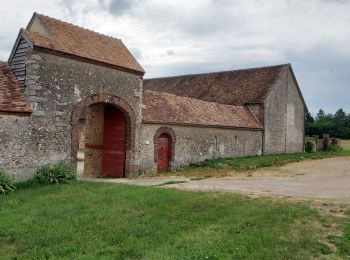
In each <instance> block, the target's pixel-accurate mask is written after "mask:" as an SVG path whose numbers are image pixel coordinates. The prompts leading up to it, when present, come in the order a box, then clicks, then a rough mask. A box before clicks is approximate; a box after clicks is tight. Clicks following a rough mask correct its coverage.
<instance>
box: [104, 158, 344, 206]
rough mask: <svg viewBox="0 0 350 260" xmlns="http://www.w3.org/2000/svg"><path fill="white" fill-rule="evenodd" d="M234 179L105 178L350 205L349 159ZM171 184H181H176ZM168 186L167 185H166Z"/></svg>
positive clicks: (307, 163)
mask: <svg viewBox="0 0 350 260" xmlns="http://www.w3.org/2000/svg"><path fill="white" fill-rule="evenodd" d="M249 175H250V177H249V176H248V174H244V175H242V174H240V175H239V176H237V177H228V178H210V179H203V180H190V179H187V178H179V177H175V178H174V177H169V178H139V179H108V180H104V181H107V182H116V183H128V184H133V185H145V186H151V185H162V184H163V185H164V184H165V185H164V187H173V188H179V189H188V190H201V191H225V192H238V193H245V194H250V195H267V196H271V195H278V196H290V197H298V198H313V199H326V200H334V201H339V202H350V157H337V158H331V159H322V160H312V161H304V162H299V163H291V164H288V165H285V166H282V167H279V168H266V169H260V170H257V171H255V172H253V173H252V174H249ZM174 182H182V183H175V184H170V183H174ZM167 183H168V184H169V185H167Z"/></svg>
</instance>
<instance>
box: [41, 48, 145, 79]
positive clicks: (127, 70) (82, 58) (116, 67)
mask: <svg viewBox="0 0 350 260" xmlns="http://www.w3.org/2000/svg"><path fill="white" fill-rule="evenodd" d="M34 50H36V51H41V52H44V53H49V54H53V55H57V56H60V57H69V58H74V59H75V60H79V61H83V62H86V63H90V64H91V63H93V64H95V65H99V66H103V67H109V68H112V69H116V70H120V71H124V72H128V73H131V74H135V75H138V76H142V77H143V76H144V75H145V71H143V70H142V71H141V70H135V69H131V68H126V67H122V66H118V65H114V64H110V63H107V62H103V61H99V60H94V59H89V58H86V57H82V56H79V55H75V54H71V53H68V52H63V51H57V50H53V49H49V48H45V47H41V46H38V45H34Z"/></svg>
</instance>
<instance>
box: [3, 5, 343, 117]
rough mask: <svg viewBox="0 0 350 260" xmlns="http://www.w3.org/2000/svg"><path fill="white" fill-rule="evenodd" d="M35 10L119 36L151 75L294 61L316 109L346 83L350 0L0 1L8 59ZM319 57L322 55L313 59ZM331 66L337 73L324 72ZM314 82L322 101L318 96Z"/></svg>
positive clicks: (333, 105)
mask: <svg viewBox="0 0 350 260" xmlns="http://www.w3.org/2000/svg"><path fill="white" fill-rule="evenodd" d="M34 11H37V12H40V13H44V14H47V15H49V16H52V17H56V18H59V19H62V20H65V21H68V22H71V23H74V24H78V25H80V26H83V27H87V28H89V29H92V30H96V31H98V32H101V33H105V34H108V35H112V36H114V37H118V38H121V39H122V40H123V42H124V43H125V44H126V45H127V47H129V49H130V50H131V51H133V52H134V54H135V56H136V57H137V58H138V60H139V62H140V63H141V64H142V65H143V66H144V67H145V70H146V72H147V74H146V77H151V76H152V77H153V76H165V75H174V74H178V73H196V72H203V71H210V70H215V71H217V70H223V69H233V68H241V67H250V66H261V65H271V64H277V63H287V62H291V63H292V64H294V65H295V66H294V68H295V71H296V74H297V77H298V79H299V83H300V85H301V87H302V90H303V92H304V93H305V96H306V100H307V101H309V100H310V102H312V104H308V105H309V107H310V108H312V107H313V106H315V110H317V109H318V107H316V106H320V105H322V104H324V106H325V107H326V106H328V107H329V108H330V107H333V108H332V109H336V108H337V106H339V102H338V103H337V102H334V101H332V100H329V98H327V97H326V94H328V95H329V89H332V87H334V86H336V88H337V92H334V93H335V94H334V95H335V96H336V95H340V94H339V93H341V91H346V90H347V88H348V85H347V81H346V80H345V78H346V77H345V74H349V71H347V70H345V71H344V70H340V68H342V67H341V66H340V63H339V61H337V58H338V60H342V65H343V66H347V67H349V63H350V62H347V60H349V58H350V44H349V43H350V30H348V26H349V24H350V15H349V12H350V1H341V0H333V1H332V0H308V1H302V0H191V1H188V0H176V1H175V0H173V1H170V0H168V1H166V0H143V1H141V0H130V1H127V0H84V1H81V0H52V1H39V0H32V1H26V0H17V1H7V3H6V4H2V5H0V17H1V19H2V25H3V26H2V27H1V28H0V59H2V60H4V59H7V57H8V55H9V52H10V51H11V47H12V46H11V45H12V44H13V42H14V40H15V38H16V35H17V33H18V30H19V28H20V27H25V26H26V24H27V23H28V21H29V19H30V17H31V15H32V13H33V12H34ZM315 57H323V58H320V59H319V63H315ZM330 67H334V68H335V70H336V72H339V73H334V74H335V75H336V77H334V76H333V77H331V78H328V79H326V80H324V79H323V75H324V73H323V72H324V71H327V70H328V69H329V68H330ZM326 83H327V84H329V85H326ZM330 85H332V86H330ZM315 90H317V93H318V94H320V97H319V99H317V100H318V101H319V100H323V102H315V100H314V97H315V96H311V95H312V93H313V92H315ZM322 93H324V95H323V97H322ZM339 98H340V97H339ZM333 99H335V100H336V97H335V98H333ZM344 107H345V104H344ZM345 108H347V109H348V111H349V112H350V106H349V105H348V107H345Z"/></svg>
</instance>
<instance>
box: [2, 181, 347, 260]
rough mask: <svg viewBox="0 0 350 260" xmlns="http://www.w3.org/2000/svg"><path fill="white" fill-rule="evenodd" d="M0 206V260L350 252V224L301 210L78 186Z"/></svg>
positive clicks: (227, 198) (225, 198)
mask: <svg viewBox="0 0 350 260" xmlns="http://www.w3.org/2000/svg"><path fill="white" fill-rule="evenodd" d="M0 205H1V206H0V258H1V259H38V258H39V259H47V258H65V259H77V258H84V259H96V258H103V259H240V258H248V259H310V258H321V257H323V256H328V257H345V258H346V257H349V254H350V252H349V250H350V249H349V248H350V247H349V245H350V243H349V242H350V224H349V218H338V217H334V216H324V215H321V214H320V213H319V212H318V211H317V210H315V209H311V208H310V207H309V206H307V205H306V204H302V203H298V204H297V203H290V202H282V201H272V200H265V199H252V198H246V197H243V196H239V195H234V194H224V193H210V192H208V193H204V192H185V191H176V190H172V189H166V188H161V187H137V186H127V185H116V184H106V183H90V182H81V183H74V184H64V185H51V186H46V187H40V186H37V187H34V188H22V189H20V190H18V191H16V192H14V193H11V194H10V195H4V196H0ZM346 221H348V222H346ZM337 234H342V235H337Z"/></svg>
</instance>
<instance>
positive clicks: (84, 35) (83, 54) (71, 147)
mask: <svg viewBox="0 0 350 260" xmlns="http://www.w3.org/2000/svg"><path fill="white" fill-rule="evenodd" d="M144 73H145V72H144V70H143V68H142V67H141V66H140V64H139V63H138V62H137V61H136V60H135V58H134V57H133V56H132V55H131V53H130V52H129V51H128V49H127V48H126V47H125V45H124V44H123V43H122V41H121V40H119V39H115V38H112V37H109V36H105V35H102V34H98V33H95V32H92V31H90V30H87V29H84V28H80V27H77V26H75V25H72V24H69V23H65V22H62V21H59V20H56V19H53V18H50V17H47V16H44V15H41V14H37V13H34V15H33V17H32V19H31V21H30V22H29V24H28V26H27V28H26V29H22V30H21V31H20V32H19V35H18V38H17V40H16V43H15V45H14V47H13V50H12V53H11V55H10V57H9V60H8V63H0V144H1V146H0V168H2V169H4V170H5V171H6V172H8V173H10V174H12V175H13V176H15V177H16V178H17V179H21V178H27V177H30V176H32V175H33V173H34V172H35V171H36V169H37V168H38V167H39V166H42V165H45V164H50V163H57V162H61V161H64V162H66V163H70V164H72V165H73V166H74V167H76V166H77V162H79V164H80V170H81V171H82V172H84V174H94V175H111V176H115V177H128V176H131V175H133V174H137V173H139V172H143V171H158V172H161V171H167V170H174V169H176V168H178V167H181V166H183V165H187V164H189V163H194V162H199V161H202V160H204V159H207V158H217V157H236V156H248V155H261V154H271V153H291V152H301V151H303V147H304V113H305V111H306V105H305V102H304V99H303V97H302V94H301V92H300V89H299V87H298V84H297V81H296V79H295V76H294V73H293V70H292V68H291V66H290V65H289V64H286V65H279V66H272V67H264V68H255V69H245V70H235V71H226V72H216V73H207V74H198V75H185V76H176V77H166V78H158V79H147V80H143V76H144Z"/></svg>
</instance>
